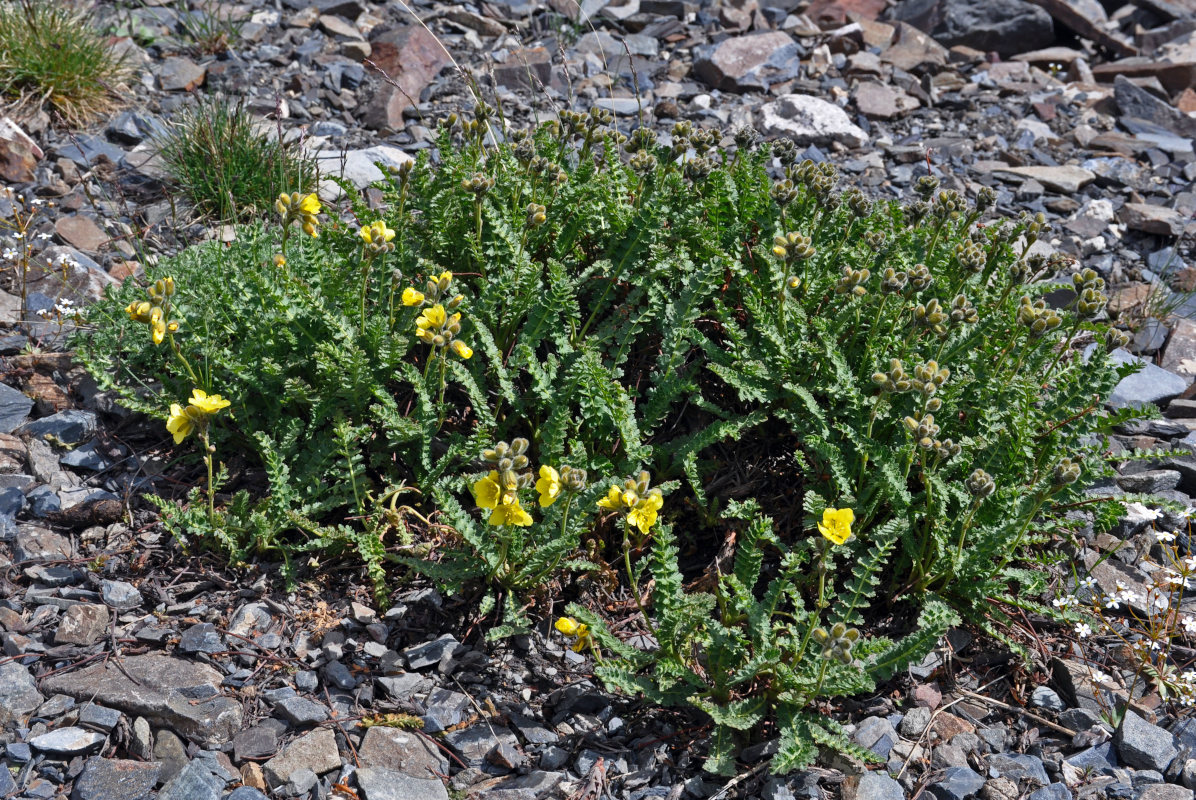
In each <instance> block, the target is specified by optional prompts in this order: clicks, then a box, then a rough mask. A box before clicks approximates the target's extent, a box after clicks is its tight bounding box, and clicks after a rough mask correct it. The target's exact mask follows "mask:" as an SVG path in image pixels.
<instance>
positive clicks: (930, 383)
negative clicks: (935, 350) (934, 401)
mask: <svg viewBox="0 0 1196 800" xmlns="http://www.w3.org/2000/svg"><path fill="white" fill-rule="evenodd" d="M950 377H951V370H949V369H947V368H946V367H940V366H939V362H937V361H933V360H931V361H926V362H923V363H921V364H919V365H918V366H916V367H914V377H913V379H912V380H911V381H910V383H911V384H912V385H913V388H914V390H916V391H918V392H921V393H922V396H923V397H934V395H935V394H936V393H937V392H938V390H939V389H941V388H943V384H945V383H946V382H947V380H948V379H949V378H950ZM935 410H937V409H935Z"/></svg>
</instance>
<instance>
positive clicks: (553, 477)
mask: <svg viewBox="0 0 1196 800" xmlns="http://www.w3.org/2000/svg"><path fill="white" fill-rule="evenodd" d="M536 491H537V492H539V493H540V507H541V508H548V507H549V506H550V505H552V504H553V503H555V502H556V499H557V498H558V497H560V496H561V474H560V473H559V472H557V471H556V470H555V469H553V468H552V467H550V466H548V465H547V464H545V465H544V466H542V467H540V480H538V481H536Z"/></svg>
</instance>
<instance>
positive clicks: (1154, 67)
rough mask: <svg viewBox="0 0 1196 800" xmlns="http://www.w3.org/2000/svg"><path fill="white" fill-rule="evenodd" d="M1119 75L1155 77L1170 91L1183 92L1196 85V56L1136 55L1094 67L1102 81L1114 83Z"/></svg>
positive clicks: (1094, 73) (1093, 70) (1094, 72)
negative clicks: (1182, 58) (1156, 56)
mask: <svg viewBox="0 0 1196 800" xmlns="http://www.w3.org/2000/svg"><path fill="white" fill-rule="evenodd" d="M1118 75H1124V76H1125V77H1127V78H1150V77H1155V78H1158V79H1159V82H1160V83H1162V84H1163V86H1164V88H1166V89H1167V91H1168V92H1171V93H1175V92H1182V91H1183V90H1184V89H1187V88H1189V87H1196V57H1194V58H1189V59H1186V60H1171V61H1167V60H1163V59H1157V58H1144V57H1141V56H1135V57H1133V58H1123V59H1121V60H1119V61H1110V62H1109V63H1107V64H1095V65H1093V67H1092V76H1093V77H1094V78H1096V79H1097V80H1098V81H1100V82H1102V83H1112V82H1113V79H1114V78H1115V77H1117V76H1118Z"/></svg>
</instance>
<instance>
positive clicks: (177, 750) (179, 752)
mask: <svg viewBox="0 0 1196 800" xmlns="http://www.w3.org/2000/svg"><path fill="white" fill-rule="evenodd" d="M153 758H154V761H157V762H159V763H161V764H162V775H161V780H162V782H163V783H170V781H172V780H174V778H175V776H177V775H178V774H179V773H181V772H182V771H183V767H185V766H187V764H188V763H190V761H191V759H190V758H188V757H187V746H186V745H185V744H183V740H182V739H180V738H179V737H178V736H176V735H175V733H174V731H171V730H166V729H162V730H160V731H158V735H157V736H156V737H154V750H153ZM210 771H211V770H209V772H210Z"/></svg>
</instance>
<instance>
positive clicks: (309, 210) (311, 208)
mask: <svg viewBox="0 0 1196 800" xmlns="http://www.w3.org/2000/svg"><path fill="white" fill-rule="evenodd" d="M299 210H300V211H301V212H302V213H304V214H319V213H320V198H319V197H317V196H316V194H315V193H314V192H313V193H312V194H309V195H308V196H307V197H304V198H303V200H301V201H300V202H299Z"/></svg>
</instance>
